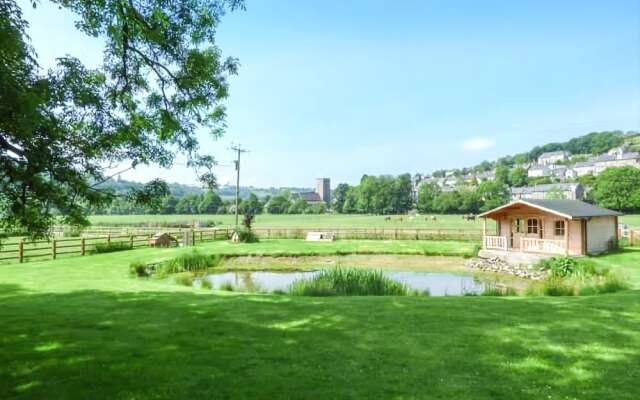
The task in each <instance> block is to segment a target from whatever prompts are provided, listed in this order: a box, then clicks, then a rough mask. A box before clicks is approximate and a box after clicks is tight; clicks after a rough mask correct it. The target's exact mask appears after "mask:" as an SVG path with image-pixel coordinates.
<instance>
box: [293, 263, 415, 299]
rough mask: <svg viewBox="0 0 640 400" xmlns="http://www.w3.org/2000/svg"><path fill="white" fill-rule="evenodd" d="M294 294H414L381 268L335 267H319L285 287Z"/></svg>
mask: <svg viewBox="0 0 640 400" xmlns="http://www.w3.org/2000/svg"><path fill="white" fill-rule="evenodd" d="M289 293H290V294H292V295H294V296H407V295H410V294H415V293H413V292H412V291H410V290H409V289H408V288H407V286H406V285H404V284H402V283H400V282H396V281H394V280H392V279H391V278H389V277H387V276H386V275H384V274H383V273H382V271H381V270H377V271H372V270H363V269H351V268H349V269H345V268H340V267H336V268H333V269H326V270H322V271H320V272H319V273H318V274H316V275H315V276H314V277H312V278H310V279H300V280H297V281H295V282H294V283H292V284H291V286H290V287H289Z"/></svg>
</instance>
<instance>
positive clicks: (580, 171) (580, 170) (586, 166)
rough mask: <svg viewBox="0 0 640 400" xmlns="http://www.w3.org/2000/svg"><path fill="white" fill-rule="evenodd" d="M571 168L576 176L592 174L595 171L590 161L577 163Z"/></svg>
mask: <svg viewBox="0 0 640 400" xmlns="http://www.w3.org/2000/svg"><path fill="white" fill-rule="evenodd" d="M571 168H572V169H573V170H574V171H575V173H576V175H577V176H585V175H589V174H593V173H594V172H595V170H596V166H595V164H594V163H593V162H592V161H584V162H579V163H576V164H575V165H574V166H573V167H571Z"/></svg>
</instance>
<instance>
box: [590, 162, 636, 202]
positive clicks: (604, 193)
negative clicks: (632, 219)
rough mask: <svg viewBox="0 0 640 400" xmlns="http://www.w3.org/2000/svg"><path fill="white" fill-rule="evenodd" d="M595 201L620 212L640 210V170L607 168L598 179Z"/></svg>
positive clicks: (594, 187)
mask: <svg viewBox="0 0 640 400" xmlns="http://www.w3.org/2000/svg"><path fill="white" fill-rule="evenodd" d="M592 194H593V199H594V200H595V201H596V203H597V204H598V205H599V206H601V207H605V208H612V209H614V210H619V211H634V210H639V209H640V169H637V168H634V167H622V168H607V169H606V170H604V171H603V172H602V173H601V174H600V175H598V176H597V177H596V180H595V184H594V186H593V191H592Z"/></svg>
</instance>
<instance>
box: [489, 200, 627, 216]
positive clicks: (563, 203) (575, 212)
mask: <svg viewBox="0 0 640 400" xmlns="http://www.w3.org/2000/svg"><path fill="white" fill-rule="evenodd" d="M518 204H523V205H527V206H530V207H533V208H537V209H539V210H542V211H546V212H549V213H552V214H555V215H559V216H562V217H565V218H569V219H580V218H589V217H615V216H620V215H622V213H619V212H617V211H613V210H609V209H607V208H601V207H598V206H594V205H593V204H589V203H585V202H584V201H580V200H565V199H561V200H551V199H545V200H538V199H520V200H516V201H512V202H511V203H509V204H505V205H504V206H501V207H498V208H494V209H493V210H489V211H487V212H485V213H482V214H480V215H479V217H483V218H486V217H491V216H492V215H494V214H496V213H499V212H502V211H504V210H507V209H509V208H510V207H513V206H516V205H518Z"/></svg>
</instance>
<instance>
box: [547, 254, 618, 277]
mask: <svg viewBox="0 0 640 400" xmlns="http://www.w3.org/2000/svg"><path fill="white" fill-rule="evenodd" d="M537 267H538V268H540V269H542V270H545V271H549V275H550V276H552V277H556V278H567V277H578V278H585V277H589V276H602V275H606V274H607V273H608V270H601V271H599V270H598V269H597V268H596V266H595V264H594V263H593V262H592V261H589V260H586V259H576V258H570V257H552V258H547V259H544V260H540V261H539V262H538V264H537Z"/></svg>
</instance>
